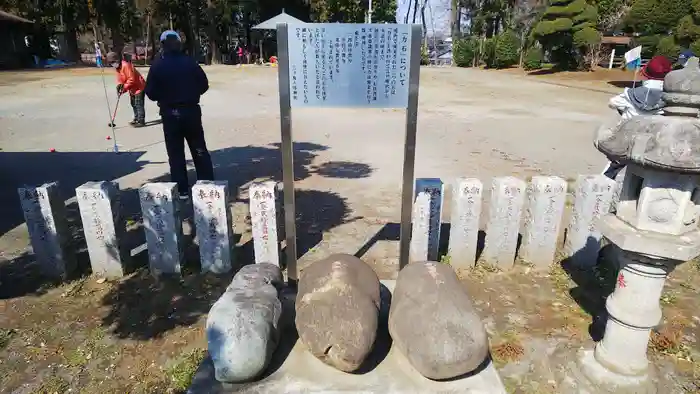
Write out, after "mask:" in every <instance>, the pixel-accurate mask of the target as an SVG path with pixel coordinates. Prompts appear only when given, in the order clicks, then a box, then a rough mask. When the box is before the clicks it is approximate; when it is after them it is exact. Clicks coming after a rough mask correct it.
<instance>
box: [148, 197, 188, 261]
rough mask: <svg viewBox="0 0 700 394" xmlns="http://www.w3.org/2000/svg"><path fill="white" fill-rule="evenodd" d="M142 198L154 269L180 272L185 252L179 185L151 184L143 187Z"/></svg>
mask: <svg viewBox="0 0 700 394" xmlns="http://www.w3.org/2000/svg"><path fill="white" fill-rule="evenodd" d="M139 199H140V200H141V211H142V212H143V228H144V230H145V231H146V244H147V245H148V263H149V267H150V269H151V272H152V273H153V274H156V275H157V274H161V273H164V274H179V273H180V268H181V267H180V265H181V263H182V262H183V261H184V253H183V236H182V215H181V213H180V207H179V198H178V191H177V184H176V183H147V184H145V185H143V186H142V187H141V189H140V190H139Z"/></svg>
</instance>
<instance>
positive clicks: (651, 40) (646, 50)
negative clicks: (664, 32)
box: [631, 35, 661, 59]
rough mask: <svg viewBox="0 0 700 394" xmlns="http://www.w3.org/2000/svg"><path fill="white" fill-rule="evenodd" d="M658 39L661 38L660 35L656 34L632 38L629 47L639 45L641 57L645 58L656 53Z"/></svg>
mask: <svg viewBox="0 0 700 394" xmlns="http://www.w3.org/2000/svg"><path fill="white" fill-rule="evenodd" d="M659 40H661V36H658V35H653V36H642V37H637V38H635V39H634V42H633V44H632V46H631V48H633V47H636V46H638V45H641V46H642V57H643V58H645V59H647V58H650V57H652V56H654V54H655V53H656V46H657V45H659Z"/></svg>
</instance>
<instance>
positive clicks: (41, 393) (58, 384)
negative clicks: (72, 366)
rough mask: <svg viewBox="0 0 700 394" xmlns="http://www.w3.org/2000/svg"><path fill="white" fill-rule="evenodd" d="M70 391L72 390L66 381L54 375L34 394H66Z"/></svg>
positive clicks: (42, 383) (33, 393)
mask: <svg viewBox="0 0 700 394" xmlns="http://www.w3.org/2000/svg"><path fill="white" fill-rule="evenodd" d="M68 390H70V385H69V384H68V382H67V381H66V380H65V379H63V378H61V377H59V376H56V375H52V376H49V378H48V379H46V380H44V381H43V382H41V386H39V387H38V388H37V389H36V390H34V391H33V392H32V394H64V393H67V392H68Z"/></svg>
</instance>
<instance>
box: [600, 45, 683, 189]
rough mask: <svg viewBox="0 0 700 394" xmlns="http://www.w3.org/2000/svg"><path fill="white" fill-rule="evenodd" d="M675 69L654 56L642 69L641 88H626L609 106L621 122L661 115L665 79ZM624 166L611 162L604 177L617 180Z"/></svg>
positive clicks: (661, 58) (662, 59) (662, 57)
mask: <svg viewBox="0 0 700 394" xmlns="http://www.w3.org/2000/svg"><path fill="white" fill-rule="evenodd" d="M672 68H673V66H672V64H671V61H670V60H668V58H666V57H665V56H654V57H653V58H651V60H649V63H647V65H646V66H644V68H643V69H642V72H641V74H642V76H643V77H644V78H645V80H644V81H642V84H641V86H637V87H633V88H625V90H624V91H623V92H622V93H620V94H618V95H617V96H615V97H613V98H611V99H610V101H609V103H608V106H609V107H610V108H612V109H614V110H617V112H618V113H619V114H620V117H621V119H620V122H624V121H626V120H628V119H630V118H632V117H634V116H639V115H659V114H662V113H663V105H664V103H663V101H662V100H661V94H662V93H663V89H664V78H666V74H668V73H669V72H671V69H672ZM624 167H625V166H624V164H621V163H619V162H610V163H608V166H607V167H606V168H605V170H604V171H603V175H605V176H607V177H608V178H610V179H615V177H617V174H619V173H620V171H622V169H623V168H624Z"/></svg>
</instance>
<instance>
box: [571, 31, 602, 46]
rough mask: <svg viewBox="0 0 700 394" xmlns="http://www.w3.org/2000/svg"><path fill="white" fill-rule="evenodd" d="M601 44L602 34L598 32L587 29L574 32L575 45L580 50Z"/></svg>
mask: <svg viewBox="0 0 700 394" xmlns="http://www.w3.org/2000/svg"><path fill="white" fill-rule="evenodd" d="M599 42H600V32H598V30H596V29H594V28H591V27H585V28H583V29H581V30H577V31H576V32H574V45H576V46H577V47H579V48H582V47H589V46H591V45H595V44H597V43H599Z"/></svg>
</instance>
